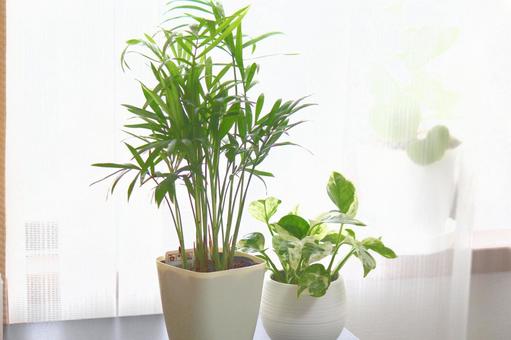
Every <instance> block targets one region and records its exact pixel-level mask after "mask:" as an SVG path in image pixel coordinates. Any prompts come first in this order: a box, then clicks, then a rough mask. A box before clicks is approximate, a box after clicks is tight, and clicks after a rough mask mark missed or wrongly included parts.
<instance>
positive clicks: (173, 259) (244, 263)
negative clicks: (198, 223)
mask: <svg viewBox="0 0 511 340" xmlns="http://www.w3.org/2000/svg"><path fill="white" fill-rule="evenodd" d="M187 255H188V262H189V263H194V261H193V253H191V252H189V253H187ZM161 262H163V263H165V264H168V265H171V266H174V267H179V268H181V267H182V261H181V256H179V255H178V254H177V253H176V252H167V254H166V255H165V261H161ZM256 264H257V263H256V262H254V261H253V260H252V259H250V258H248V257H245V256H234V258H233V261H232V265H231V267H230V268H229V269H236V268H243V267H250V266H253V265H256ZM189 270H191V271H196V270H195V268H194V267H193V268H190V269H189ZM215 271H216V270H215V267H214V264H213V261H211V260H210V261H209V263H208V273H211V272H215Z"/></svg>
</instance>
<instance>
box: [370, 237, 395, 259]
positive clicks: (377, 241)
mask: <svg viewBox="0 0 511 340" xmlns="http://www.w3.org/2000/svg"><path fill="white" fill-rule="evenodd" d="M362 245H363V246H364V247H366V248H367V249H370V250H372V251H374V252H376V253H378V254H380V255H381V256H383V257H386V258H388V259H394V258H396V257H397V255H396V253H395V252H394V251H393V250H392V249H390V248H388V247H386V246H385V245H384V244H383V242H382V241H381V238H374V237H368V238H366V239H364V240H362Z"/></svg>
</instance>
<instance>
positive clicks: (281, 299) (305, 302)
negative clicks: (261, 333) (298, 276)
mask: <svg viewBox="0 0 511 340" xmlns="http://www.w3.org/2000/svg"><path fill="white" fill-rule="evenodd" d="M296 290H297V286H296V285H290V284H284V283H280V282H276V281H274V280H272V279H271V273H267V275H266V277H265V282H264V289H263V297H262V299H261V320H262V321H263V326H264V329H265V330H266V333H268V335H269V336H270V338H271V339H272V340H312V339H314V340H337V338H338V337H339V335H340V334H341V332H342V330H343V328H344V324H345V319H346V293H345V288H344V281H343V279H342V277H339V278H338V279H337V280H335V281H334V282H332V283H331V285H330V287H329V288H328V291H327V293H326V294H325V295H323V296H322V297H319V298H316V297H311V296H309V295H305V294H302V295H301V296H300V297H299V298H297V297H296Z"/></svg>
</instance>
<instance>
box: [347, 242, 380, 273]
mask: <svg viewBox="0 0 511 340" xmlns="http://www.w3.org/2000/svg"><path fill="white" fill-rule="evenodd" d="M345 240H346V242H347V243H349V244H351V245H352V246H353V252H354V253H353V254H354V255H355V256H356V257H357V258H358V259H359V260H360V262H361V263H362V266H363V268H364V277H366V276H367V274H369V272H370V271H372V270H373V269H374V268H376V260H375V259H374V257H373V256H372V255H371V254H370V253H369V251H367V248H366V247H365V246H364V244H363V243H362V242H359V241H357V240H355V238H354V237H351V236H347V237H346V239H345Z"/></svg>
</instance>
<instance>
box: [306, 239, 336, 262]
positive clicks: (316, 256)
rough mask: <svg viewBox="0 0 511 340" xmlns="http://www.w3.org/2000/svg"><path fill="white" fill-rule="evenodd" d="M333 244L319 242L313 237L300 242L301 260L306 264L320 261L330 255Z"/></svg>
mask: <svg viewBox="0 0 511 340" xmlns="http://www.w3.org/2000/svg"><path fill="white" fill-rule="evenodd" d="M332 250H333V244H332V243H330V242H319V241H318V240H317V239H316V238H315V237H314V236H307V237H305V238H304V239H303V240H302V259H303V261H304V262H305V263H306V264H309V263H313V262H317V261H320V260H321V259H323V258H325V257H327V256H329V255H330V254H331V253H332Z"/></svg>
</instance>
